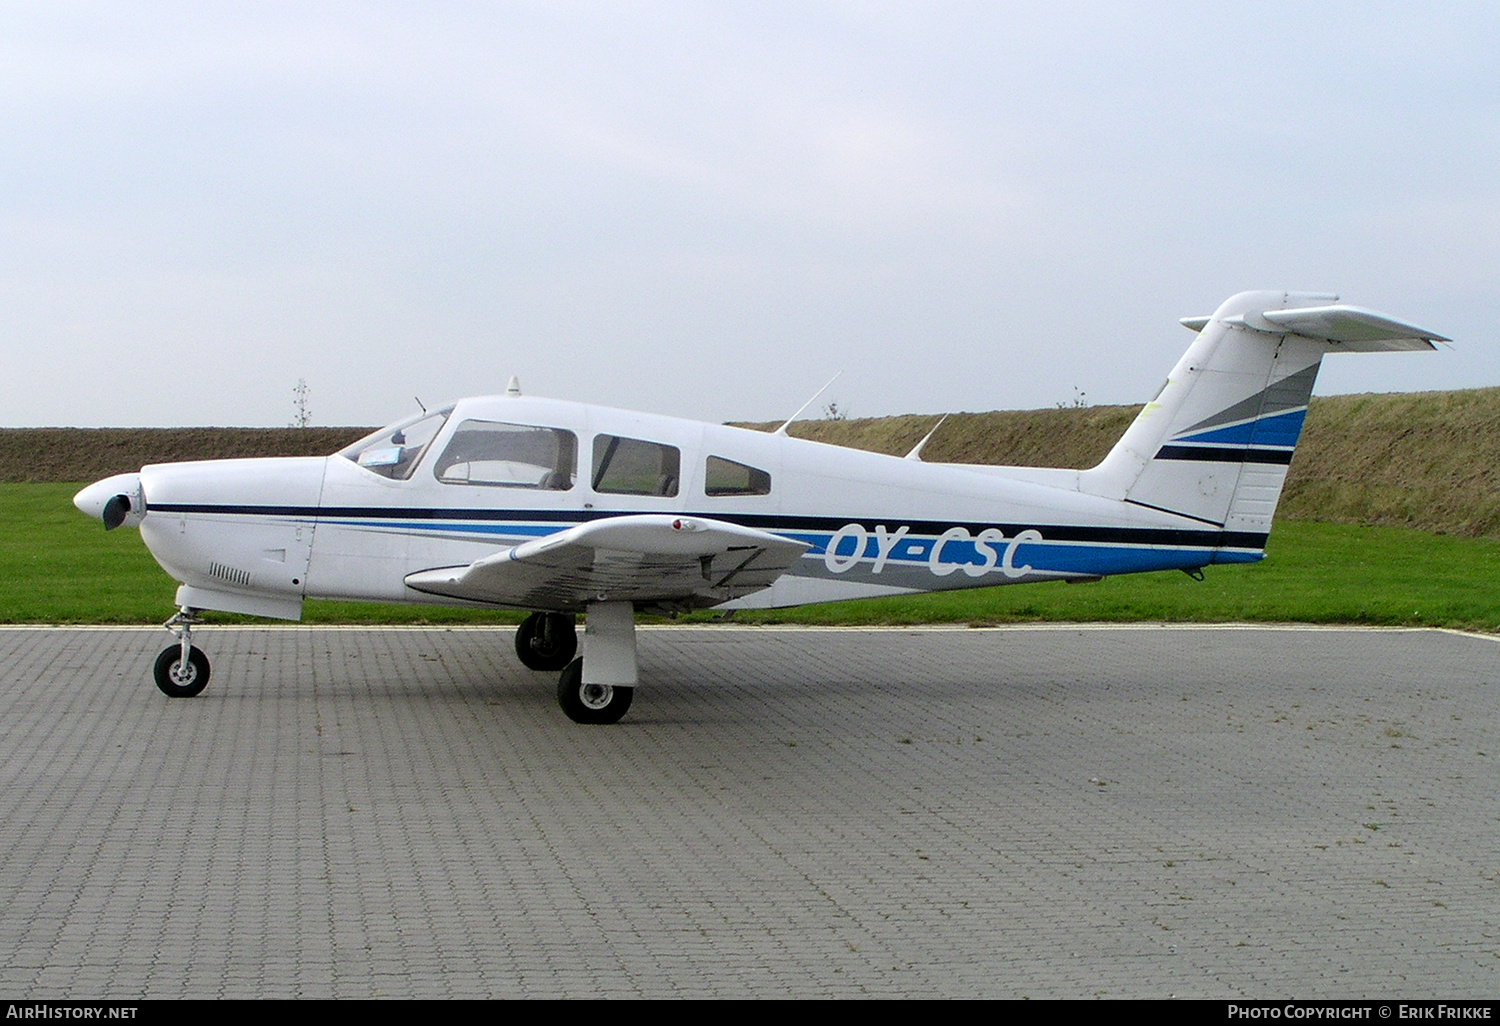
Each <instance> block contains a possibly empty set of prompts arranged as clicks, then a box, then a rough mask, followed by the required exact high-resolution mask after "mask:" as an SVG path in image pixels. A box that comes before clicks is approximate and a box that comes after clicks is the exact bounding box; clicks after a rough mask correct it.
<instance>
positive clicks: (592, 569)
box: [406, 514, 808, 611]
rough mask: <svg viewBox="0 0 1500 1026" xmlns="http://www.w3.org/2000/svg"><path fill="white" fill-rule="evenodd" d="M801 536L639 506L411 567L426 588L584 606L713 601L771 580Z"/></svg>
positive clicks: (521, 602)
mask: <svg viewBox="0 0 1500 1026" xmlns="http://www.w3.org/2000/svg"><path fill="white" fill-rule="evenodd" d="M807 548H808V546H807V544H806V543H804V542H799V541H793V540H791V539H789V538H783V537H781V536H779V535H775V534H770V533H767V532H765V531H757V530H754V529H752V528H748V527H741V526H739V525H737V524H731V523H727V522H725V521H721V520H711V519H708V518H706V517H674V516H670V515H662V514H640V515H634V516H622V517H611V518H609V519H607V520H596V521H593V522H591V523H587V524H580V525H579V526H577V527H574V528H570V529H568V530H566V531H559V532H558V533H556V534H552V535H548V536H547V537H545V538H538V539H536V540H534V541H528V542H524V543H522V544H520V545H517V546H515V547H514V548H510V549H505V550H502V551H500V552H496V553H494V554H493V555H490V556H486V557H485V558H483V559H480V560H476V561H475V562H473V563H470V564H469V565H467V566H456V567H439V568H435V569H432V570H421V571H418V572H417V573H413V574H408V575H407V577H406V583H407V586H408V587H411V588H413V589H415V590H417V591H420V592H424V593H426V594H429V595H442V596H445V597H448V598H456V599H464V600H467V601H471V602H485V603H493V604H497V605H507V606H517V607H520V608H525V609H555V610H559V611H568V610H580V609H582V608H583V607H584V606H586V605H587V604H588V603H590V602H603V601H630V602H636V603H643V604H651V603H661V604H670V605H679V604H685V605H690V606H712V605H718V604H719V603H720V602H727V601H729V600H730V599H735V598H740V597H742V596H745V595H749V594H752V593H753V592H756V591H760V590H761V589H762V588H767V587H770V585H771V583H772V582H773V581H775V580H776V579H777V578H778V577H780V576H781V575H782V574H783V573H785V572H786V571H787V569H788V568H790V567H791V566H792V565H793V564H794V563H795V562H796V561H797V559H798V558H799V557H800V556H801V555H802V553H803V552H805V551H807Z"/></svg>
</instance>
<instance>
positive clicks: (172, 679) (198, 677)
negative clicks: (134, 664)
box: [154, 645, 208, 698]
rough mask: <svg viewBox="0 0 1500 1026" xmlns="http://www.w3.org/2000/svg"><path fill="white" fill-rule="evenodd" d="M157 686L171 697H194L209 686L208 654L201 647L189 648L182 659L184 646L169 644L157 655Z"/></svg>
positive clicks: (155, 672)
mask: <svg viewBox="0 0 1500 1026" xmlns="http://www.w3.org/2000/svg"><path fill="white" fill-rule="evenodd" d="M154 675H155V677H156V686H157V687H159V688H161V691H162V694H164V695H167V696H168V697H170V698H192V697H193V696H194V695H196V694H198V693H199V692H201V691H202V690H203V689H204V688H206V687H208V656H206V655H204V654H203V650H202V649H201V648H197V647H193V648H190V649H189V650H188V658H187V663H186V664H184V663H183V661H182V646H181V645H169V646H167V647H166V648H164V649H162V652H161V655H159V656H157V657H156V669H155V671H154Z"/></svg>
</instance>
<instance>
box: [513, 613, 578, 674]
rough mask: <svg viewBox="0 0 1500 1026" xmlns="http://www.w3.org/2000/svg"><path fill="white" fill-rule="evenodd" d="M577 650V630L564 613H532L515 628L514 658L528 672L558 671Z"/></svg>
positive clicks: (570, 660) (569, 660)
mask: <svg viewBox="0 0 1500 1026" xmlns="http://www.w3.org/2000/svg"><path fill="white" fill-rule="evenodd" d="M577 651H578V628H577V627H576V626H575V625H574V622H573V617H571V616H569V615H567V614H565V613H532V614H531V615H530V616H528V617H527V618H526V619H524V620H522V621H521V626H519V627H517V628H516V656H517V658H519V659H520V660H521V663H522V664H523V665H524V666H525V667H526V668H527V669H529V670H552V671H556V670H561V669H563V668H564V667H565V666H567V665H568V664H569V663H570V662H572V661H573V656H574V654H575V653H576V652H577Z"/></svg>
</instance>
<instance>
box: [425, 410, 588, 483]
mask: <svg viewBox="0 0 1500 1026" xmlns="http://www.w3.org/2000/svg"><path fill="white" fill-rule="evenodd" d="M577 468H578V437H577V436H576V435H574V434H573V432H571V431H564V430H562V429H561V428H548V427H533V426H531V425H528V424H505V423H502V422H499V421H491V420H466V421H464V422H463V423H462V424H460V425H459V426H458V428H457V430H455V431H454V432H453V437H452V438H450V439H449V440H448V445H447V447H446V448H445V449H444V450H443V454H442V455H441V456H439V457H438V460H437V463H436V464H434V466H433V473H435V474H436V475H437V479H438V480H439V481H442V482H443V483H444V484H470V485H485V486H488V487H492V488H539V489H542V490H544V491H553V492H565V491H567V490H568V489H569V488H572V487H573V475H574V474H575V473H576V471H577Z"/></svg>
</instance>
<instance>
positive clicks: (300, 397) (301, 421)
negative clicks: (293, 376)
mask: <svg viewBox="0 0 1500 1026" xmlns="http://www.w3.org/2000/svg"><path fill="white" fill-rule="evenodd" d="M307 392H308V388H307V379H306V378H298V379H297V386H296V387H295V388H293V389H292V427H295V428H305V427H307V426H308V425H309V424H311V423H312V410H311V409H310V408H309V407H308V405H307Z"/></svg>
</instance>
